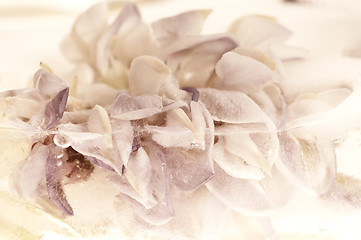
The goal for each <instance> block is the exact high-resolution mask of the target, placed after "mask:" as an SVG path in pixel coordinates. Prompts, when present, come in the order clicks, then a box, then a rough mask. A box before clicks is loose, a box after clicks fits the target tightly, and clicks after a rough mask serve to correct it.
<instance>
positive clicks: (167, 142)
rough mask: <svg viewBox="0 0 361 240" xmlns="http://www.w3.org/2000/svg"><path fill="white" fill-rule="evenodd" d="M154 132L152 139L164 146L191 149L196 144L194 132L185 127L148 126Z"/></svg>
mask: <svg viewBox="0 0 361 240" xmlns="http://www.w3.org/2000/svg"><path fill="white" fill-rule="evenodd" d="M145 129H146V130H148V131H150V132H152V133H153V134H152V139H153V140H154V141H155V142H156V143H158V144H159V145H161V146H163V147H166V148H168V147H182V148H185V149H189V148H191V147H192V144H195V142H196V140H195V138H194V135H193V132H192V131H191V130H190V129H189V128H185V127H158V126H146V127H145Z"/></svg>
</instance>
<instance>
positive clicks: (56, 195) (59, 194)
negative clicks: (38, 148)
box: [45, 146, 74, 216]
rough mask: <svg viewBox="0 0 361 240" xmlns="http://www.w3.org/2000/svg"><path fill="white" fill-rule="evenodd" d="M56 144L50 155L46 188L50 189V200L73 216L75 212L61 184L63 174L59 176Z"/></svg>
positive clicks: (50, 150)
mask: <svg viewBox="0 0 361 240" xmlns="http://www.w3.org/2000/svg"><path fill="white" fill-rule="evenodd" d="M54 152H55V148H54V146H52V147H50V149H49V155H48V159H47V164H46V173H45V178H46V188H47V191H48V195H49V198H50V200H51V201H52V202H53V203H54V204H55V205H56V206H57V207H58V208H59V209H60V210H62V211H63V212H64V213H65V214H66V215H68V216H73V215H74V212H73V209H72V208H71V206H70V204H69V203H68V201H67V199H66V196H65V193H64V190H63V187H62V184H61V176H59V174H58V172H59V167H58V165H57V163H58V158H57V156H56V154H55V153H54Z"/></svg>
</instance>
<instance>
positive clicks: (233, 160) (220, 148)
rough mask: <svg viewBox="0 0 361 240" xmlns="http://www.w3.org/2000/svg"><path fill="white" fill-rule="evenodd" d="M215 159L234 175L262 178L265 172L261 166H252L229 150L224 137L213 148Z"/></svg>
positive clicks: (243, 177) (246, 177) (237, 176)
mask: <svg viewBox="0 0 361 240" xmlns="http://www.w3.org/2000/svg"><path fill="white" fill-rule="evenodd" d="M213 159H214V161H215V162H216V163H217V164H218V165H219V166H220V167H221V168H222V169H223V171H225V172H226V173H227V174H229V175H230V176H232V177H235V178H242V179H251V180H260V179H262V178H264V174H263V172H262V170H261V169H260V168H257V167H253V166H250V165H248V164H246V163H245V160H243V159H242V158H240V157H238V156H235V155H233V154H231V153H230V152H228V151H227V150H226V148H225V144H224V141H223V138H220V139H219V140H218V142H217V143H216V144H215V145H214V148H213Z"/></svg>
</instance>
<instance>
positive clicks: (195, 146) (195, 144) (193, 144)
mask: <svg viewBox="0 0 361 240" xmlns="http://www.w3.org/2000/svg"><path fill="white" fill-rule="evenodd" d="M190 148H191V149H193V148H199V144H198V143H194V142H192V143H191V147H190Z"/></svg>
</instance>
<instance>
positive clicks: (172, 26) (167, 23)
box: [152, 10, 211, 46]
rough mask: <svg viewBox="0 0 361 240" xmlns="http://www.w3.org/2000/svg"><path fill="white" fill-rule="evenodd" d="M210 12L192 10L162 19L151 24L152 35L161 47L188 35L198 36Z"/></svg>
mask: <svg viewBox="0 0 361 240" xmlns="http://www.w3.org/2000/svg"><path fill="white" fill-rule="evenodd" d="M210 12H211V11H210V10H194V11H188V12H184V13H181V14H178V15H175V16H172V17H167V18H162V19H160V20H158V21H156V22H153V23H152V29H153V34H154V36H155V37H156V38H157V40H158V41H159V42H160V43H161V45H162V46H166V45H168V44H170V43H172V42H174V41H176V40H178V39H180V38H182V37H185V36H188V35H198V34H199V33H200V32H201V30H202V26H203V23H204V21H205V20H206V18H207V17H208V15H209V14H210Z"/></svg>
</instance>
